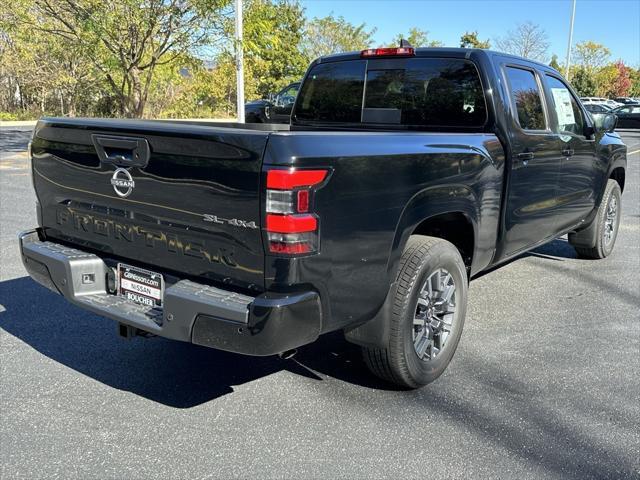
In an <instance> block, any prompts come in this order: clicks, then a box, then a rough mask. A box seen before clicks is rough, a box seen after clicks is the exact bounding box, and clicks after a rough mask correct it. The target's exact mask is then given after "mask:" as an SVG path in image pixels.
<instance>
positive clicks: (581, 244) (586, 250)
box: [569, 179, 622, 259]
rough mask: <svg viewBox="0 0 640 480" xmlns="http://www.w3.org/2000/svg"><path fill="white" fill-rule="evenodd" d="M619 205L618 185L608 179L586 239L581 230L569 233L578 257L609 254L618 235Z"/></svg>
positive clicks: (619, 192) (601, 256)
mask: <svg viewBox="0 0 640 480" xmlns="http://www.w3.org/2000/svg"><path fill="white" fill-rule="evenodd" d="M621 206H622V203H621V191H620V185H618V182H616V181H615V180H611V179H609V180H608V181H607V187H606V188H605V191H604V195H603V196H602V201H601V202H600V207H598V213H597V214H596V216H595V218H594V219H593V224H592V225H590V226H589V228H587V229H586V232H588V231H589V230H590V229H594V230H595V231H593V232H592V235H589V236H588V241H587V242H585V237H587V235H581V233H582V232H578V233H573V234H569V243H571V244H572V245H573V247H574V248H575V249H576V252H578V255H579V256H580V257H583V258H593V259H601V258H606V257H608V256H609V255H610V254H611V252H612V251H613V247H614V246H615V243H616V238H617V237H618V228H619V226H620V216H621ZM612 212H613V213H612ZM585 243H587V244H586V245H585Z"/></svg>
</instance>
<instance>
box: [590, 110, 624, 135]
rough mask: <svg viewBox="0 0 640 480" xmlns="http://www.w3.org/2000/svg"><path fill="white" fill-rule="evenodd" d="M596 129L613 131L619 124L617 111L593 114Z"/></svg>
mask: <svg viewBox="0 0 640 480" xmlns="http://www.w3.org/2000/svg"><path fill="white" fill-rule="evenodd" d="M591 116H592V118H593V123H594V124H595V129H596V131H598V132H609V133H610V132H613V131H614V130H615V129H616V125H617V124H618V116H617V115H616V114H615V113H594V114H592V115H591Z"/></svg>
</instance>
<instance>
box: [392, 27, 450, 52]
mask: <svg viewBox="0 0 640 480" xmlns="http://www.w3.org/2000/svg"><path fill="white" fill-rule="evenodd" d="M402 39H405V40H406V41H408V42H409V44H410V45H411V46H413V47H415V48H418V47H442V46H443V45H444V44H443V43H442V42H441V41H439V40H429V32H427V31H426V30H420V29H419V28H416V27H413V28H410V29H409V33H408V34H407V35H403V34H401V33H400V34H398V35H396V36H395V37H394V39H393V40H391V42H389V45H388V46H389V47H397V46H399V45H400V40H402Z"/></svg>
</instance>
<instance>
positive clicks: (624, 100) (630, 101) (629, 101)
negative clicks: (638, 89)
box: [614, 97, 640, 105]
mask: <svg viewBox="0 0 640 480" xmlns="http://www.w3.org/2000/svg"><path fill="white" fill-rule="evenodd" d="M614 100H615V101H616V102H618V103H621V104H622V105H633V104H634V103H640V102H638V99H636V98H631V97H616V98H614Z"/></svg>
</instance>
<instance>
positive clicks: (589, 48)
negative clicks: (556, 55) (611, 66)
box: [573, 41, 611, 73]
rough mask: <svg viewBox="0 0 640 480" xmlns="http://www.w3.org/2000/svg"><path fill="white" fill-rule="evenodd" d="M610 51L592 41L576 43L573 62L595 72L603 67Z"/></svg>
mask: <svg viewBox="0 0 640 480" xmlns="http://www.w3.org/2000/svg"><path fill="white" fill-rule="evenodd" d="M610 55H611V51H610V50H609V49H608V48H607V47H605V46H604V45H602V44H600V43H596V42H592V41H586V42H581V43H577V44H576V46H575V49H574V54H573V57H574V62H575V63H576V64H578V65H581V66H582V67H584V68H586V69H587V70H589V71H590V72H592V73H593V72H595V71H596V70H597V69H598V68H601V67H603V66H604V65H605V64H606V63H607V61H608V60H609V56H610Z"/></svg>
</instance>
